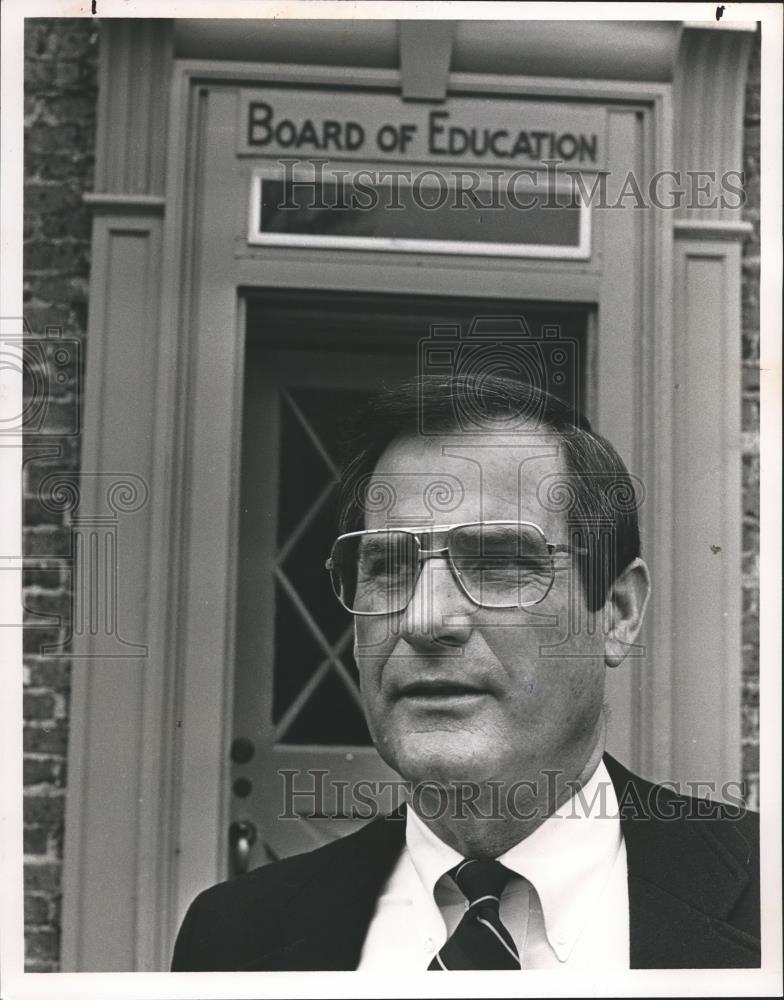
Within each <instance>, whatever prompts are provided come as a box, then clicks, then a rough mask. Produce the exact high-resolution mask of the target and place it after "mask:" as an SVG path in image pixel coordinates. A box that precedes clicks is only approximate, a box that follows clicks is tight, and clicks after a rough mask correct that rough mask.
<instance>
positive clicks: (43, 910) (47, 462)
mask: <svg viewBox="0 0 784 1000" xmlns="http://www.w3.org/2000/svg"><path fill="white" fill-rule="evenodd" d="M97 50H98V44H97V30H96V26H95V24H94V23H93V22H91V21H90V20H76V19H73V20H68V21H65V20H55V19H51V20H50V19H47V20H43V19H35V20H31V21H28V22H27V28H26V36H25V108H24V110H25V164H24V170H25V200H24V215H25V220H24V266H25V288H24V312H25V320H26V322H27V325H28V329H29V331H30V334H31V336H32V338H34V343H33V344H32V345H31V350H30V352H29V353H28V358H29V360H30V371H31V372H37V373H38V374H39V375H42V376H44V377H45V378H46V381H45V382H44V381H41V382H38V383H36V382H35V380H33V379H28V380H27V381H26V385H25V390H26V404H27V405H28V406H29V408H30V409H29V412H30V413H31V415H33V416H34V417H35V418H36V420H37V419H38V418H39V417H40V418H42V420H43V423H42V424H38V423H35V424H33V426H32V428H30V429H33V430H34V431H35V433H28V437H27V441H26V448H25V475H24V490H25V494H24V525H25V527H24V546H25V548H24V551H25V555H26V556H27V561H26V570H25V574H24V602H25V609H26V622H27V625H28V628H27V629H26V631H25V637H24V639H25V641H24V649H25V656H24V684H25V691H24V751H25V753H24V786H25V788H24V853H25V943H26V955H25V959H26V968H27V969H28V971H31V972H43V971H47V970H53V969H57V968H58V965H59V955H60V942H59V937H60V892H61V870H62V855H63V820H64V804H65V798H64V796H65V785H66V780H67V775H66V750H67V742H68V694H69V662H68V657H67V655H63V654H59V655H58V654H57V653H55V654H52V653H49V654H48V655H41V654H42V647H43V646H46V645H57V644H58V643H61V642H62V641H63V640H65V639H67V627H66V626H67V622H68V619H69V615H70V601H71V594H70V587H71V577H70V572H69V566H70V560H69V558H68V556H69V554H70V530H69V526H68V523H67V515H65V514H63V513H62V512H59V511H58V510H57V506H58V505H57V503H55V502H52V500H51V494H49V495H47V491H46V490H43V491H42V490H41V484H42V482H44V481H45V479H46V477H47V475H50V474H52V473H55V472H63V473H68V472H76V470H77V469H78V464H79V438H78V435H75V434H73V433H61V432H65V431H73V429H74V428H73V420H74V418H75V415H76V414H77V413H78V405H77V404H78V399H77V398H76V396H77V395H78V392H79V387H80V385H81V378H82V374H83V365H82V364H81V363H80V355H83V354H84V346H85V345H84V343H83V338H84V333H85V328H86V315H87V287H88V275H89V254H90V228H91V223H90V213H89V210H88V209H87V208H86V206H84V205H83V203H82V193H83V192H84V191H86V190H91V189H92V183H93V150H94V147H95V135H94V132H95V102H96V94H97V85H96V77H97V56H98V52H97ZM74 341H75V342H76V349H74ZM58 343H59V344H60V345H62V346H63V347H66V348H67V349H68V350H67V358H66V359H65V360H64V361H63V362H60V361H59V360H58V359H56V358H55V357H54V351H55V350H56V345H57V344H58ZM37 348H40V349H41V350H43V351H45V353H46V361H41V362H40V363H39V360H40V355H37V354H36V351H35V349H37ZM79 348H81V350H79ZM81 361H83V357H82V358H81ZM55 373H56V374H55ZM57 374H59V375H60V376H62V380H58V378H57V377H56V375H57ZM47 376H48V377H47ZM39 404H41V405H39ZM44 404H46V405H44ZM42 615H43V616H45V617H44V618H41V617H40V616H42ZM58 620H59V621H60V623H61V624H60V625H58ZM42 622H45V623H46V624H42Z"/></svg>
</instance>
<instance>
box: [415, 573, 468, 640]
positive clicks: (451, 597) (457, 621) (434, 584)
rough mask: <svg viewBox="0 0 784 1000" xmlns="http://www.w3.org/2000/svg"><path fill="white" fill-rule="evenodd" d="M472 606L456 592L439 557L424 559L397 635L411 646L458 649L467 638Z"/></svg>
mask: <svg viewBox="0 0 784 1000" xmlns="http://www.w3.org/2000/svg"><path fill="white" fill-rule="evenodd" d="M475 611H476V606H475V605H474V604H473V603H472V602H471V601H470V600H469V599H468V598H467V597H466V595H465V594H464V593H463V591H462V590H461V589H460V585H459V584H458V582H457V580H456V579H455V577H454V575H453V573H452V570H451V569H450V567H449V564H448V562H447V561H446V559H445V558H444V557H443V556H434V557H431V558H428V559H425V561H424V563H423V565H422V571H421V573H420V574H419V579H418V580H417V583H416V587H415V589H414V593H413V595H412V597H411V600H410V601H409V603H408V607H407V608H406V610H405V611H404V612H403V619H402V622H401V631H402V634H403V638H404V639H405V640H406V642H408V643H409V644H410V645H411V646H415V647H420V648H424V647H427V646H429V647H431V649H432V647H433V646H434V645H440V646H462V645H464V644H465V643H466V642H468V640H469V638H470V636H471V630H472V628H473V625H472V616H473V614H474V613H475Z"/></svg>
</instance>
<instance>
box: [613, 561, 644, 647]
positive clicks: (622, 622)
mask: <svg viewBox="0 0 784 1000" xmlns="http://www.w3.org/2000/svg"><path fill="white" fill-rule="evenodd" d="M650 592H651V577H650V574H649V573H648V567H647V566H646V565H645V563H644V562H643V561H642V559H634V560H633V561H632V562H630V563H629V565H628V566H627V567H626V569H625V570H624V571H623V572H622V573H621V574H620V576H619V577H618V579H617V580H615V582H614V583H613V584H612V586H611V587H610V592H609V593H608V595H607V601H606V602H605V606H604V614H605V622H606V630H605V637H604V662H605V663H606V664H607V666H608V667H617V666H620V664H621V663H622V662H623V660H624V658H625V657H626V654H627V653H628V652H629V648H630V646H631V645H632V643H633V642H634V640H635V639H636V638H637V635H638V633H639V631H640V628H641V626H642V619H643V616H644V615H645V608H646V605H647V604H648V597H649V596H650Z"/></svg>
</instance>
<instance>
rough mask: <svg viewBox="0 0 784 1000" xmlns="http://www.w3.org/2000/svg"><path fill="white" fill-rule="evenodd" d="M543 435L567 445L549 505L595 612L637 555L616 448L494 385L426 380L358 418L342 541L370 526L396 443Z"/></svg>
mask: <svg viewBox="0 0 784 1000" xmlns="http://www.w3.org/2000/svg"><path fill="white" fill-rule="evenodd" d="M523 426H524V427H525V430H526V432H530V431H531V430H532V429H543V430H545V431H549V432H552V433H553V434H555V435H556V436H557V437H558V438H559V439H560V444H561V445H562V446H563V449H564V454H565V458H566V462H565V464H566V474H565V475H561V476H559V477H556V478H554V479H553V480H552V481H550V483H549V484H548V486H547V489H546V490H545V496H544V497H540V499H542V500H543V502H545V503H547V504H551V505H552V506H551V509H552V510H562V511H564V512H565V513H566V516H567V524H568V527H569V530H570V535H571V539H572V541H573V543H574V544H576V545H580V546H582V547H583V548H584V549H585V550H586V552H585V554H584V555H580V556H578V561H579V566H580V571H581V576H582V581H583V588H584V591H585V597H586V603H587V605H588V608H589V610H590V611H598V610H599V609H600V608H601V607H602V606H603V605H604V602H605V601H606V599H607V593H608V591H609V588H610V586H611V584H612V583H613V581H614V580H615V579H616V578H617V577H618V575H619V574H620V573H621V572H622V570H623V569H624V568H625V567H626V566H628V564H629V563H630V562H631V561H632V560H633V559H635V558H636V557H637V556H638V555H639V554H640V532H639V527H638V523H637V507H638V505H639V502H638V498H637V496H636V493H635V489H634V484H633V483H632V479H631V477H630V475H629V473H628V471H627V469H626V466H625V465H624V463H623V461H622V460H621V458H620V456H619V455H618V453H617V452H616V450H615V448H613V446H612V445H611V444H610V442H609V441H607V440H606V439H605V438H603V437H602V436H601V435H600V434H597V433H596V432H595V431H594V430H593V429H592V428H591V425H590V423H589V421H588V420H587V419H586V418H585V417H584V416H583V415H582V414H580V413H579V412H578V411H576V410H575V409H574V408H572V407H571V406H570V405H569V404H567V403H565V402H564V401H563V400H560V399H558V398H557V397H556V396H553V395H551V394H550V393H548V392H545V391H544V390H543V389H539V388H536V387H535V386H532V385H530V384H527V383H524V382H518V381H516V380H514V379H510V378H505V377H501V376H496V375H475V376H474V375H462V376H456V375H424V376H420V377H419V378H416V379H412V380H410V381H405V382H400V383H397V384H395V385H392V386H388V387H385V388H384V389H383V390H382V391H381V392H379V393H378V394H377V395H376V396H375V397H374V398H373V399H371V400H370V402H369V403H368V404H367V405H366V406H365V407H362V408H361V409H360V411H359V412H358V413H357V415H356V431H355V433H354V435H353V437H352V441H351V447H352V452H353V454H354V456H355V457H354V458H353V459H352V460H351V461H350V462H349V464H348V465H347V466H346V468H345V470H344V472H343V476H342V480H341V490H340V499H339V504H340V507H339V525H340V531H341V532H347V531H359V530H361V529H362V528H363V527H364V525H365V511H366V510H367V509H368V506H367V502H368V501H367V487H368V484H369V481H370V478H371V476H372V474H373V471H374V469H375V467H376V465H377V464H378V461H379V459H380V458H381V456H382V454H383V453H384V451H386V449H387V448H388V447H389V446H390V445H391V444H392V443H393V442H394V441H397V440H400V439H401V438H405V437H412V436H416V435H430V434H444V433H447V434H448V433H450V432H457V433H460V434H477V435H481V434H487V433H494V434H504V435H506V436H507V437H508V436H509V435H513V434H514V433H515V431H516V430H517V429H518V428H522V427H523Z"/></svg>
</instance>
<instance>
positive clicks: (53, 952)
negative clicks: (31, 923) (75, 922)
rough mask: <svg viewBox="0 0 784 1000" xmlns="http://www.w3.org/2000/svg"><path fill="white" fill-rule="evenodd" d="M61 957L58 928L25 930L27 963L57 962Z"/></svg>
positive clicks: (31, 928)
mask: <svg viewBox="0 0 784 1000" xmlns="http://www.w3.org/2000/svg"><path fill="white" fill-rule="evenodd" d="M59 955H60V933H59V931H58V930H57V928H54V927H49V928H44V927H30V928H28V929H26V930H25V961H28V960H30V961H45V962H56V961H57V960H58V958H59Z"/></svg>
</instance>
